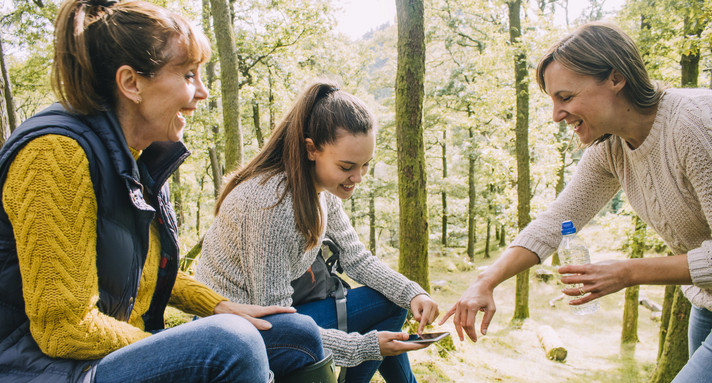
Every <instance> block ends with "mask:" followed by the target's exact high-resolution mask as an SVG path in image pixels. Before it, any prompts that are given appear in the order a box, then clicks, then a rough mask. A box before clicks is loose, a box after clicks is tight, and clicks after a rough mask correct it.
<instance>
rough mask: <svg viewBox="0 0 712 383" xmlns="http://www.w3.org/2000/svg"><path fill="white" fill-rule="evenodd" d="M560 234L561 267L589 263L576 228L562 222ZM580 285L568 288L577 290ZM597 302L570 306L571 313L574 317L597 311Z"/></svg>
mask: <svg viewBox="0 0 712 383" xmlns="http://www.w3.org/2000/svg"><path fill="white" fill-rule="evenodd" d="M561 234H563V235H564V237H563V238H561V244H559V249H558V252H559V260H561V263H562V264H563V265H583V264H587V263H591V257H590V256H589V254H588V248H586V244H585V243H583V241H582V240H581V238H579V237H578V236H577V235H576V227H575V226H574V224H573V222H571V221H564V222H562V223H561ZM581 286H582V285H581V284H568V285H566V287H568V288H577V289H578V288H579V287H581ZM582 296H583V295H579V296H578V297H573V298H571V299H570V300H573V299H578V298H580V297H582ZM598 305H599V304H598V301H597V300H594V301H591V302H588V303H584V304H582V305H576V306H570V307H571V311H572V312H573V313H574V314H576V315H586V314H591V313H594V312H596V310H598Z"/></svg>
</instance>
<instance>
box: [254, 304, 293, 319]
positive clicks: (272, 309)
mask: <svg viewBox="0 0 712 383" xmlns="http://www.w3.org/2000/svg"><path fill="white" fill-rule="evenodd" d="M295 312H297V309H295V308H294V307H282V306H267V307H262V308H261V309H260V310H259V313H258V314H257V315H255V316H256V317H263V316H266V315H272V314H290V313H295Z"/></svg>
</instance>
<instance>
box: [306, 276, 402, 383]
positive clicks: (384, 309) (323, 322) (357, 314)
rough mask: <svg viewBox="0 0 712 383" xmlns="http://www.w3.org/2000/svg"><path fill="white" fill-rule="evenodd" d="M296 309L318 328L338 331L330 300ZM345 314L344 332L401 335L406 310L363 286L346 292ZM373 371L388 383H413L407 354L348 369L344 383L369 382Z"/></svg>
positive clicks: (332, 301)
mask: <svg viewBox="0 0 712 383" xmlns="http://www.w3.org/2000/svg"><path fill="white" fill-rule="evenodd" d="M296 309H297V312H298V313H300V314H305V315H309V316H310V317H312V318H314V321H315V322H316V323H317V324H318V325H319V326H320V327H322V328H338V322H337V318H336V304H335V302H334V299H333V298H327V299H324V300H321V301H316V302H310V303H306V304H303V305H299V306H297V307H296ZM346 312H347V327H348V332H358V333H360V334H366V333H367V332H369V331H372V330H377V331H393V332H401V331H402V328H403V323H404V322H405V316H406V314H407V313H408V310H405V309H403V308H401V307H399V306H398V305H396V304H395V303H393V302H391V301H389V300H388V299H387V298H386V297H384V296H383V295H381V294H380V293H379V292H377V291H375V290H373V289H371V288H370V287H365V286H364V287H358V288H355V289H351V290H349V291H348V295H347V296H346ZM376 370H378V372H380V373H381V376H382V377H383V379H385V380H386V382H388V383H402V382H408V383H411V382H416V380H415V376H413V372H412V371H411V369H410V362H409V361H408V354H407V353H403V354H400V355H397V356H387V357H385V358H383V360H382V361H379V360H369V361H364V362H363V363H361V364H359V365H358V366H355V367H349V368H348V369H347V370H346V381H347V382H348V383H356V382H370V381H371V377H373V375H374V374H375V373H376Z"/></svg>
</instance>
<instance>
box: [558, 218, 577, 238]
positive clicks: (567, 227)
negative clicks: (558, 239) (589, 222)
mask: <svg viewBox="0 0 712 383" xmlns="http://www.w3.org/2000/svg"><path fill="white" fill-rule="evenodd" d="M575 232H576V227H575V226H574V223H573V222H571V221H564V222H561V234H563V235H567V234H574V233H575Z"/></svg>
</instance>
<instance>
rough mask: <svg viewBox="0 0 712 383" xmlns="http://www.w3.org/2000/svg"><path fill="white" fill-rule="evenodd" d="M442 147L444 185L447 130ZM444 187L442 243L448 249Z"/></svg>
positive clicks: (445, 180)
mask: <svg viewBox="0 0 712 383" xmlns="http://www.w3.org/2000/svg"><path fill="white" fill-rule="evenodd" d="M440 146H441V147H442V162H443V185H444V184H445V182H447V129H443V142H442V144H440ZM445 189H446V188H445V187H443V190H442V192H440V197H441V199H442V206H443V216H442V236H441V239H440V243H441V244H442V245H443V247H447V192H446V191H445Z"/></svg>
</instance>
